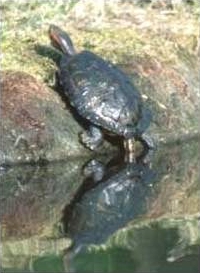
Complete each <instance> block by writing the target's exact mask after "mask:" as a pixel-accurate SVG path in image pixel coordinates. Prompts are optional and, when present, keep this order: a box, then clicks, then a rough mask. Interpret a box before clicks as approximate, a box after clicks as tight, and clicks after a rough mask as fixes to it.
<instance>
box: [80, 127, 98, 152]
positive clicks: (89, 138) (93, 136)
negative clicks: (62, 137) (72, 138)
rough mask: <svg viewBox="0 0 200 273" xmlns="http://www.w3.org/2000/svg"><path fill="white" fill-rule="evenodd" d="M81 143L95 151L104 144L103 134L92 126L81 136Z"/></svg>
mask: <svg viewBox="0 0 200 273" xmlns="http://www.w3.org/2000/svg"><path fill="white" fill-rule="evenodd" d="M80 141H81V142H82V143H83V144H84V145H85V147H87V148H89V149H90V150H92V151H95V150H97V148H98V147H99V146H100V145H101V144H102V141H103V138H102V132H101V130H100V129H99V128H97V127H95V126H90V128H89V130H88V131H84V132H82V133H81V134H80Z"/></svg>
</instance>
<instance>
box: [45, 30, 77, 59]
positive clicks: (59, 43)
mask: <svg viewBox="0 0 200 273" xmlns="http://www.w3.org/2000/svg"><path fill="white" fill-rule="evenodd" d="M49 38H50V40H51V44H52V46H53V47H55V48H56V49H58V50H59V51H61V52H62V53H64V54H66V55H69V56H72V55H74V54H76V52H75V49H74V46H73V43H72V41H71V39H70V37H69V35H68V34H67V33H66V32H65V31H63V30H62V29H60V28H59V27H57V26H55V25H50V27H49Z"/></svg>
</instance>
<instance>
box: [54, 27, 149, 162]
mask: <svg viewBox="0 0 200 273" xmlns="http://www.w3.org/2000/svg"><path fill="white" fill-rule="evenodd" d="M49 38H50V41H51V45H52V46H53V47H54V48H55V49H57V50H59V51H60V52H61V53H62V57H61V60H60V63H59V70H58V72H57V77H58V81H59V85H60V86H61V87H62V89H63V92H64V95H65V96H66V97H67V98H68V100H69V102H70V104H71V106H72V108H74V109H75V110H76V111H77V113H78V114H79V115H80V116H81V117H82V118H84V119H85V120H87V121H88V122H89V125H88V128H87V130H85V131H84V132H82V133H81V134H80V141H81V142H82V143H83V144H84V145H85V146H86V147H87V148H89V149H90V150H97V149H98V148H99V146H100V145H101V144H102V142H103V136H104V134H105V133H108V134H111V135H117V136H120V137H123V139H124V147H125V154H126V156H125V157H126V158H128V159H127V160H128V161H132V160H134V146H135V145H134V143H135V142H134V140H140V141H141V142H142V143H144V144H145V145H147V147H150V146H151V145H150V143H151V141H149V137H148V136H146V135H145V134H144V132H145V131H146V129H147V128H148V127H149V125H150V122H151V119H152V114H151V111H150V110H149V109H148V108H147V107H145V106H144V103H143V101H142V96H141V94H140V92H139V91H138V90H137V88H136V87H135V86H134V85H133V83H132V81H131V79H130V78H129V76H128V75H127V74H126V73H125V72H123V71H122V70H121V69H120V68H118V67H117V66H116V65H115V64H113V63H111V62H110V61H108V60H105V59H103V58H102V57H100V56H98V55H97V54H95V53H93V52H91V51H88V50H83V51H81V52H77V51H76V50H75V48H74V45H73V43H72V40H71V38H70V36H69V35H68V34H67V33H66V32H65V31H64V30H62V29H61V28H59V27H58V26H56V25H50V26H49Z"/></svg>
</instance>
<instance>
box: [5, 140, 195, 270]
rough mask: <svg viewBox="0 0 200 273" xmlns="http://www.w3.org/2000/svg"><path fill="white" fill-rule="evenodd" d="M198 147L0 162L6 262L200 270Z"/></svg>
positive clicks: (23, 266) (37, 266)
mask: <svg viewBox="0 0 200 273" xmlns="http://www.w3.org/2000/svg"><path fill="white" fill-rule="evenodd" d="M199 157H200V145H199V142H198V141H196V140H193V141H189V142H188V143H179V144H174V145H170V146H169V145H168V146H164V147H162V148H159V149H158V150H157V151H156V152H155V153H154V154H153V156H152V157H151V158H150V159H148V158H146V159H145V160H142V159H141V160H139V161H138V162H137V163H134V164H125V163H123V162H122V159H121V158H122V157H121V156H120V155H119V156H117V157H116V156H115V157H113V158H112V156H110V157H108V156H107V157H105V158H104V157H103V156H102V157H100V158H93V159H88V158H87V159H84V158H79V159H72V160H68V161H67V162H58V163H54V164H49V165H41V166H29V165H24V166H16V167H12V168H11V167H10V168H1V170H0V175H1V180H0V187H1V194H0V202H1V208H0V216H1V239H2V244H1V256H2V259H1V272H41V273H43V272H54V273H56V272H87V273H89V272H148V273H149V272H158V273H160V272H162V273H165V272H166V273H167V272H174V273H176V272H192V273H197V272H199V261H198V260H199V259H198V253H199V245H200V235H199V204H200V197H199V196H200V194H199V193H200V187H199V181H200V166H199V162H200V161H199V159H200V158H199Z"/></svg>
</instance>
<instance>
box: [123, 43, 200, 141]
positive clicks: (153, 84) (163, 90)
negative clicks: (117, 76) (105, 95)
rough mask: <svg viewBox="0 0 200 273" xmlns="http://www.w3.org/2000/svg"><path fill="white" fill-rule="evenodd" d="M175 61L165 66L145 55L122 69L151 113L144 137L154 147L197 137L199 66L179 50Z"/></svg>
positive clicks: (198, 135)
mask: <svg viewBox="0 0 200 273" xmlns="http://www.w3.org/2000/svg"><path fill="white" fill-rule="evenodd" d="M127 58H128V57H127ZM177 58H178V60H177V62H175V63H173V64H167V63H164V62H163V63H162V62H161V61H159V59H158V58H152V57H150V56H148V55H146V57H143V58H139V57H138V58H135V59H134V60H133V59H132V61H131V60H130V63H129V64H128V65H126V66H124V67H123V68H124V69H125V70H126V71H127V72H128V73H129V74H130V76H131V78H132V80H133V82H134V84H135V85H136V86H137V87H138V89H139V90H140V92H141V93H142V96H143V99H144V103H146V104H147V105H148V107H149V108H150V109H151V111H152V115H153V120H152V123H151V125H150V127H149V128H148V130H147V131H146V132H145V133H146V134H149V135H151V136H152V138H153V139H154V141H155V143H156V144H157V145H159V144H163V143H165V144H166V143H168V144H169V143H172V142H182V141H187V140H188V139H190V138H196V137H198V138H199V137H200V127H199V124H200V116H199V114H198V113H199V112H200V90H199V81H200V75H199V64H198V61H197V58H196V56H195V55H194V54H189V53H188V52H187V51H186V50H184V49H181V48H179V50H177Z"/></svg>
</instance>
